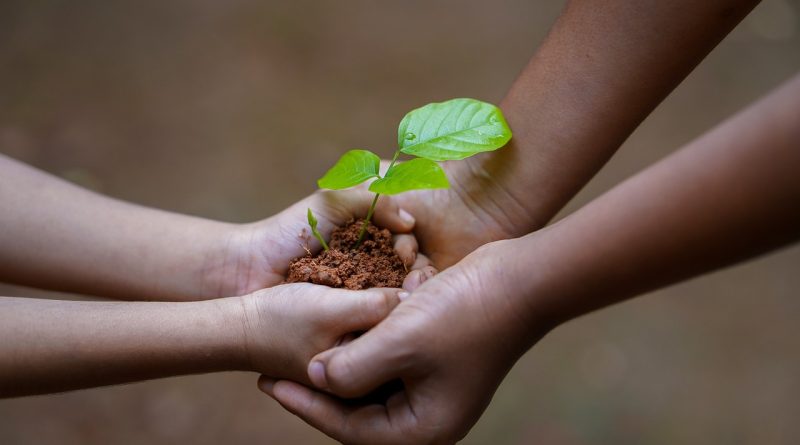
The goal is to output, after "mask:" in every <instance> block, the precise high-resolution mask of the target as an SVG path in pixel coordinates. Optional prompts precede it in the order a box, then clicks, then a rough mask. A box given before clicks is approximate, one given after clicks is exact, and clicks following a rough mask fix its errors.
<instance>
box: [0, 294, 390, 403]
mask: <svg viewBox="0 0 800 445" xmlns="http://www.w3.org/2000/svg"><path fill="white" fill-rule="evenodd" d="M396 292H397V291H396V290H392V289H381V290H374V291H363V292H353V291H344V290H334V289H329V288H324V287H321V286H313V285H305V284H301V285H287V286H279V287H275V288H272V289H268V290H265V291H261V292H259V293H257V294H253V295H248V296H245V297H232V298H222V299H217V300H210V301H201V302H183V303H172V302H136V303H127V302H75V301H54V300H36V299H28V298H9V297H0V314H2V322H0V338H2V339H3V341H2V342H0V397H14V396H20V395H29V394H42V393H50V392H57V391H66V390H70V389H78V388H87V387H93V386H101V385H111V384H116V383H125V382H132V381H137V380H144V379H153V378H158V377H167V376H175V375H181V374H194V373H205V372H216V371H233V370H247V371H257V372H261V373H267V374H269V375H274V376H283V377H286V378H293V379H299V380H300V381H305V380H306V379H305V367H306V364H307V363H308V360H309V359H310V358H311V357H312V356H313V355H314V354H316V353H318V352H320V351H321V350H323V349H325V348H328V347H332V346H334V344H335V343H336V342H337V341H338V339H339V338H340V337H342V336H343V335H345V334H347V333H350V332H354V331H359V330H365V329H368V328H370V327H371V326H372V325H374V324H375V323H377V322H378V321H379V320H381V319H382V318H383V317H385V316H386V315H387V314H388V312H389V311H390V310H391V309H392V308H393V307H394V305H395V304H396V303H397V302H398V300H397V294H396Z"/></svg>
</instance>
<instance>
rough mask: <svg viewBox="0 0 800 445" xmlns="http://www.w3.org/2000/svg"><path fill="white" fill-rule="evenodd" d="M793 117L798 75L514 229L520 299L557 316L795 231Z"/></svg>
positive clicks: (797, 152)
mask: <svg viewBox="0 0 800 445" xmlns="http://www.w3.org/2000/svg"><path fill="white" fill-rule="evenodd" d="M798 122H800V76H798V77H796V78H794V79H793V80H791V81H790V82H788V83H787V84H786V85H784V86H783V87H781V88H779V89H778V90H776V91H775V92H773V93H772V94H770V95H769V96H768V97H766V98H765V99H763V100H761V101H760V102H758V103H756V104H755V105H753V106H751V107H750V108H748V109H747V110H745V111H744V112H742V113H740V114H739V115H737V116H735V117H734V118H732V119H730V120H729V121H727V122H725V123H723V124H722V125H720V126H719V127H717V128H716V129H714V130H713V131H711V132H709V133H708V134H707V135H705V136H703V137H701V138H699V139H698V140H696V141H694V142H692V143H691V144H689V146H687V147H686V148H684V149H683V150H681V151H679V152H677V153H676V154H674V155H672V156H670V157H669V158H667V159H665V160H663V161H661V162H659V163H657V164H655V165H654V166H652V167H650V168H648V169H647V170H645V171H643V172H642V173H640V174H638V175H636V176H634V177H633V178H631V179H629V180H627V181H625V182H624V183H622V184H621V185H619V186H617V187H616V188H615V189H613V190H611V191H610V192H609V193H607V194H605V195H603V196H602V197H600V198H598V199H596V200H595V201H593V202H592V203H590V204H588V205H587V206H585V207H584V208H583V209H581V210H579V211H578V212H576V213H575V214H573V215H571V216H569V217H567V218H565V219H564V220H562V221H561V222H559V223H557V224H555V225H553V226H551V227H549V228H547V229H545V230H543V231H541V232H539V233H535V234H533V235H530V236H528V237H525V238H523V239H522V240H521V241H520V242H521V243H524V244H525V246H524V248H520V249H519V251H520V252H522V251H525V253H524V254H522V255H524V257H525V258H527V259H528V260H527V262H524V260H522V259H520V261H515V262H513V263H514V264H515V267H516V268H517V270H516V274H517V275H518V276H519V277H520V279H521V280H522V281H523V282H524V283H526V284H525V286H526V289H527V292H524V293H525V294H526V295H525V298H527V301H528V302H529V303H530V304H531V306H530V307H531V308H532V309H533V310H534V311H537V312H538V313H542V314H550V316H551V317H552V318H553V319H554V320H556V321H563V320H566V319H569V318H572V317H575V316H577V315H580V314H582V313H585V312H587V311H591V310H593V309H596V308H599V307H602V306H605V305H608V304H611V303H614V302H617V301H620V300H623V299H626V298H629V297H632V296H635V295H637V294H640V293H642V292H646V291H650V290H654V289H656V288H658V287H661V286H665V285H668V284H671V283H674V282H677V281H680V280H683V279H687V278H690V277H693V276H696V275H699V274H702V273H705V272H709V271H712V270H714V269H717V268H720V267H724V266H726V265H729V264H732V263H734V262H736V261H740V260H742V259H746V258H749V257H752V256H754V255H757V254H760V253H763V252H766V251H769V250H771V249H774V248H777V247H779V246H782V245H785V244H787V243H789V242H792V241H793V240H797V239H798V237H800V206H798V203H800V176H798V172H800V146H798V144H799V143H800V126H798V125H797V123H798ZM533 258H535V259H533Z"/></svg>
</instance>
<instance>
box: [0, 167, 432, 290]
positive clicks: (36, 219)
mask: <svg viewBox="0 0 800 445" xmlns="http://www.w3.org/2000/svg"><path fill="white" fill-rule="evenodd" d="M371 200H372V195H371V194H370V193H368V192H367V191H366V190H364V189H354V190H347V191H342V192H333V191H320V192H317V193H314V194H313V195H311V196H309V197H308V198H306V199H303V200H301V201H299V202H298V203H296V204H294V205H292V206H291V207H289V208H288V209H286V210H284V211H283V212H281V213H279V214H277V215H275V216H273V217H270V218H267V219H265V220H262V221H259V222H255V223H251V224H230V223H223V222H219V221H212V220H208V219H204V218H198V217H194V216H188V215H181V214H178V213H173V212H167V211H163V210H157V209H152V208H147V207H144V206H140V205H135V204H131V203H127V202H123V201H120V200H116V199H112V198H109V197H106V196H102V195H99V194H97V193H94V192H91V191H89V190H85V189H82V188H80V187H78V186H75V185H73V184H70V183H68V182H66V181H63V180H61V179H59V178H56V177H54V176H52V175H49V174H47V173H45V172H42V171H40V170H37V169H34V168H32V167H30V166H27V165H25V164H22V163H20V162H17V161H15V160H13V159H11V158H8V157H5V156H2V155H0V227H2V230H0V246H2V248H0V281H4V282H8V283H17V284H23V285H28V286H33V287H39V288H47V289H56V290H60V291H64V292H77V293H83V294H90V295H98V296H103V297H111V298H122V299H131V300H141V299H146V300H175V301H189V300H203V299H210V298H220V297H229V296H235V295H245V294H248V293H251V292H254V291H256V290H258V289H262V288H265V287H270V286H274V285H277V284H280V283H281V282H282V281H283V279H284V277H285V274H286V272H287V269H288V264H289V261H290V260H292V259H294V258H297V257H299V256H303V255H305V253H306V248H308V249H310V250H311V251H318V250H319V249H320V246H319V243H318V242H317V240H316V239H314V238H313V237H311V236H310V232H309V229H308V222H307V219H306V210H307V209H308V208H311V209H312V210H313V211H314V213H315V215H316V216H317V218H318V220H319V230H320V232H321V233H322V234H323V236H325V237H329V236H330V233H331V232H332V231H333V229H334V228H335V227H336V226H338V225H341V224H344V223H346V222H347V221H348V220H350V219H351V218H358V217H363V216H364V215H366V213H367V210H368V208H369V205H370V202H371ZM375 222H376V223H377V224H379V225H381V226H383V227H385V228H387V229H389V230H391V231H392V232H395V233H398V234H400V235H398V236H396V237H395V248H396V250H397V251H398V254H399V255H400V256H401V258H402V259H403V261H404V262H405V263H406V265H407V266H409V267H412V266H413V265H414V263H415V260H416V250H417V242H416V240H415V239H414V238H413V236H411V235H408V234H407V233H408V232H409V231H410V230H411V229H412V228H413V226H414V218H413V217H411V216H410V215H409V214H408V213H406V212H405V211H401V210H400V208H399V207H398V206H397V203H396V201H395V200H392V199H391V197H384V199H382V200H381V202H380V204H379V205H378V208H377V209H376V211H375ZM426 264H427V263H426V260H425V258H424V257H423V258H421V261H420V262H418V263H417V266H418V267H424V266H425V265H426ZM426 272H427V273H428V274H430V270H427V269H426Z"/></svg>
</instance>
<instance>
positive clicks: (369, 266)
mask: <svg viewBox="0 0 800 445" xmlns="http://www.w3.org/2000/svg"><path fill="white" fill-rule="evenodd" d="M363 223H364V221H362V220H359V221H350V222H348V223H347V224H345V226H344V227H338V228H337V229H335V230H334V231H333V233H332V234H331V240H330V242H328V245H329V246H330V250H328V251H321V252H320V253H319V254H317V255H315V256H311V255H307V256H304V257H301V258H297V259H295V260H292V262H291V263H289V273H288V274H287V278H286V282H287V283H298V282H308V283H314V284H322V285H325V286H330V287H344V288H347V289H354V290H358V289H368V288H370V287H401V286H402V285H403V279H405V277H406V275H407V274H408V271H406V268H405V267H404V266H403V261H402V260H401V259H400V257H399V256H397V252H395V250H394V247H392V234H391V232H389V231H388V230H387V229H379V228H377V227H375V226H374V225H372V224H370V225H369V227H367V234H366V235H365V236H364V241H363V242H362V243H361V245H360V246H358V249H353V247H354V246H355V244H356V241H358V233H359V231H360V230H361V226H362V224H363Z"/></svg>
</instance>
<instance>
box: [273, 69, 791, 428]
mask: <svg viewBox="0 0 800 445" xmlns="http://www.w3.org/2000/svg"><path fill="white" fill-rule="evenodd" d="M798 122H800V76H797V77H795V78H794V79H792V80H791V81H789V82H787V83H786V84H785V85H784V86H782V87H781V88H779V89H777V90H776V91H774V92H773V93H771V94H770V95H769V96H767V97H766V98H765V99H762V100H761V101H759V102H758V103H756V104H754V105H752V106H751V107H749V108H748V109H746V110H745V111H743V112H742V113H740V114H739V115H737V116H735V117H733V118H731V119H730V120H728V121H727V122H725V123H723V124H721V125H720V126H719V127H717V128H716V129H714V130H712V131H710V132H709V133H707V134H706V135H704V136H702V137H700V138H699V139H697V140H695V141H693V142H692V143H690V144H689V145H688V146H687V147H685V148H683V149H682V150H680V151H678V152H677V153H675V154H673V155H671V156H669V157H668V158H667V159H665V160H663V161H660V162H658V163H656V164H654V165H653V166H651V167H649V168H647V169H646V170H644V171H643V172H641V173H639V174H637V175H635V176H634V177H632V178H630V179H628V180H627V181H625V182H623V183H622V184H620V185H619V186H617V187H615V188H614V189H612V190H611V191H609V192H608V193H606V194H604V195H603V196H601V197H599V198H597V199H596V200H594V201H592V202H591V203H590V204H588V205H586V206H585V207H583V208H582V209H580V210H579V211H577V212H576V213H574V214H572V215H570V216H569V217H567V218H565V219H563V220H562V221H560V222H558V223H556V224H554V225H552V226H550V227H548V228H546V229H543V230H541V231H539V232H535V233H533V234H530V235H527V236H525V237H522V238H518V239H513V240H505V241H498V242H494V243H490V244H487V245H486V246H484V247H481V248H480V249H478V250H477V251H475V252H474V253H472V254H470V255H469V256H467V257H466V258H465V259H464V260H462V261H461V262H459V263H458V264H457V265H455V266H454V267H452V268H450V269H448V270H446V271H444V272H443V273H441V274H439V275H437V276H436V277H434V278H432V279H430V280H428V281H426V282H425V283H424V284H422V285H421V286H420V287H419V288H418V289H417V290H416V291H415V292H413V293H412V295H411V296H410V297H409V298H408V299H407V300H405V301H404V302H403V303H401V304H400V305H399V306H398V307H397V308H396V309H395V310H394V311H393V312H392V313H391V314H390V315H389V317H387V319H386V320H384V321H383V322H381V323H380V324H379V325H378V326H376V327H375V328H374V329H372V330H371V331H369V332H368V333H366V334H365V335H363V336H362V337H360V338H358V339H356V340H355V341H353V342H352V343H350V344H348V345H345V346H340V347H337V348H334V349H332V350H330V351H326V352H323V353H322V354H320V355H318V356H317V357H315V358H314V360H313V361H312V362H311V363H310V365H309V370H308V372H309V376H310V380H311V381H312V382H313V383H314V385H315V386H316V387H317V388H318V389H319V390H318V391H314V390H312V389H309V388H307V387H304V386H302V385H300V384H297V383H295V382H290V381H286V380H280V381H278V382H275V381H274V380H272V379H268V378H264V377H262V379H261V380H260V387H261V389H262V390H263V391H265V392H266V393H267V394H269V395H271V396H272V397H274V398H276V399H277V400H278V401H279V402H280V403H281V404H282V405H283V406H284V407H286V408H287V409H288V410H290V411H292V412H293V413H295V414H297V415H299V416H300V417H301V418H303V419H304V420H305V421H306V422H308V423H310V424H311V425H313V426H315V427H317V428H318V429H320V430H321V431H323V432H325V433H326V434H328V435H330V436H332V437H334V438H336V439H338V440H341V441H343V442H346V443H356V444H357V443H385V444H405V443H409V444H411V443H414V444H416V443H454V442H456V441H457V440H459V439H460V438H462V437H464V436H465V435H466V433H467V432H468V431H469V429H470V428H471V427H472V425H473V424H474V423H475V422H476V421H477V419H478V418H479V416H480V415H481V413H482V412H483V411H484V410H485V408H486V406H487V405H488V403H489V401H490V400H491V397H492V395H493V393H494V391H495V390H496V389H497V386H498V385H499V384H500V382H501V381H502V379H503V378H504V376H505V375H506V373H507V372H508V370H509V369H510V368H511V367H512V366H513V364H514V363H515V362H516V360H517V359H518V358H519V357H520V356H521V355H522V354H523V353H524V352H525V351H527V350H528V349H529V348H530V347H531V346H532V345H533V344H534V343H536V341H538V340H539V339H540V338H541V337H542V336H543V335H545V334H546V333H547V332H549V331H550V330H551V329H553V328H554V327H555V326H558V325H559V324H561V323H563V322H565V321H567V320H570V319H573V318H575V317H578V316H580V315H582V314H585V313H587V312H589V311H593V310H596V309H598V308H601V307H604V306H607V305H610V304H613V303H616V302H619V301H622V300H625V299H628V298H631V297H633V296H636V295H639V294H641V293H643V292H647V291H650V290H654V289H657V288H659V287H663V286H666V285H669V284H671V283H675V282H678V281H681V280H684V279H687V278H690V277H694V276H697V275H699V274H703V273H706V272H709V271H712V270H715V269H718V268H720V267H724V266H727V265H730V264H733V263H735V262H737V261H741V260H744V259H747V258H751V257H753V256H755V255H759V254H762V253H764V252H768V251H770V250H772V249H776V248H778V247H781V246H784V245H787V244H788V243H791V242H794V241H796V240H798V239H800V206H798V203H800V176H798V172H800V146H799V145H798V144H800V125H798ZM394 379H401V380H402V381H403V383H404V385H405V390H404V391H402V392H399V393H397V394H395V395H394V396H392V397H391V398H390V399H389V400H388V401H387V403H386V404H385V405H367V406H356V407H353V406H351V405H347V404H343V403H341V402H340V401H339V400H338V399H336V398H334V397H332V396H331V395H329V394H327V392H330V393H333V394H336V395H338V396H341V397H347V398H350V397H357V396H360V395H363V394H365V393H367V392H368V391H369V390H371V389H372V388H375V387H377V386H378V385H380V384H381V383H384V382H387V381H390V380H394Z"/></svg>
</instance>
